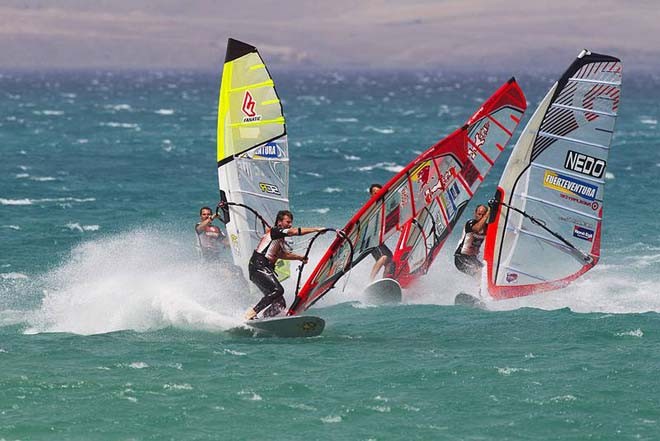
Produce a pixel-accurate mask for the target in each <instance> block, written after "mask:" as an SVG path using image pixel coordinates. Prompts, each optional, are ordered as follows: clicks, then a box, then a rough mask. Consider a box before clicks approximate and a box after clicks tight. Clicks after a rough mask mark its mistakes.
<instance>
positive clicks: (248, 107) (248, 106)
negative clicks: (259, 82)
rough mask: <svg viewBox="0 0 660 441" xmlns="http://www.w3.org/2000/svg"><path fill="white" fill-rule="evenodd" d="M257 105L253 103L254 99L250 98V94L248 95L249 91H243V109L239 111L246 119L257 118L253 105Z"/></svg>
mask: <svg viewBox="0 0 660 441" xmlns="http://www.w3.org/2000/svg"><path fill="white" fill-rule="evenodd" d="M255 104H257V103H256V101H254V98H252V94H251V93H250V91H249V90H246V91H245V96H244V97H243V107H242V108H241V110H242V111H243V113H245V115H247V116H248V117H250V118H252V117H255V116H257V113H256V112H255V111H254V105H255Z"/></svg>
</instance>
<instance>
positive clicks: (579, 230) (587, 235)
mask: <svg viewBox="0 0 660 441" xmlns="http://www.w3.org/2000/svg"><path fill="white" fill-rule="evenodd" d="M573 237H577V238H578V239H582V240H586V241H587V242H593V240H594V230H590V229H589V228H584V227H581V226H579V225H575V226H574V227H573Z"/></svg>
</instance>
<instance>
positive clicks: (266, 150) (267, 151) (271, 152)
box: [252, 142, 284, 159]
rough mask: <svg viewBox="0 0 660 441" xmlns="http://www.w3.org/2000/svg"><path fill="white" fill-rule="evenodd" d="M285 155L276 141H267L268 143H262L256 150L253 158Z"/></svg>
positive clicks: (270, 157)
mask: <svg viewBox="0 0 660 441" xmlns="http://www.w3.org/2000/svg"><path fill="white" fill-rule="evenodd" d="M282 156H284V154H283V152H282V149H280V147H279V146H278V145H277V143H276V142H267V143H266V144H263V145H260V146H259V147H257V148H256V149H255V151H254V155H253V156H252V157H253V158H256V159H259V158H268V159H272V158H281V157H282Z"/></svg>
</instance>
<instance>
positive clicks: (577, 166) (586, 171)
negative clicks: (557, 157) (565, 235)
mask: <svg viewBox="0 0 660 441" xmlns="http://www.w3.org/2000/svg"><path fill="white" fill-rule="evenodd" d="M605 167H607V162H605V161H604V160H603V159H598V158H594V157H593V156H589V155H585V154H584V153H578V152H574V151H573V150H569V151H568V152H566V159H565V160H564V168H565V169H566V170H572V171H575V172H578V173H582V174H583V175H586V176H593V177H594V178H602V177H603V174H605Z"/></svg>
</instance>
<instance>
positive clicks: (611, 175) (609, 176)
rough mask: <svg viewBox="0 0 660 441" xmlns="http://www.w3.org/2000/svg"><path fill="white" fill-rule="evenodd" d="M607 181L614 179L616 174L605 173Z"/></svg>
mask: <svg viewBox="0 0 660 441" xmlns="http://www.w3.org/2000/svg"><path fill="white" fill-rule="evenodd" d="M605 179H609V180H612V179H614V173H612V172H605Z"/></svg>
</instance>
